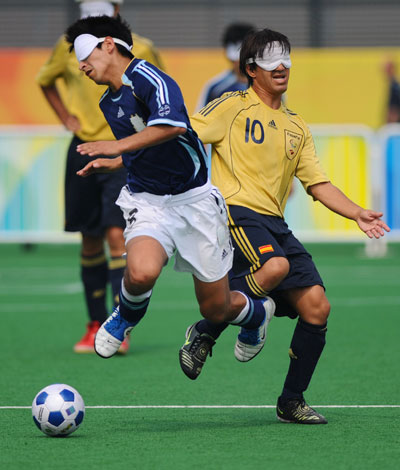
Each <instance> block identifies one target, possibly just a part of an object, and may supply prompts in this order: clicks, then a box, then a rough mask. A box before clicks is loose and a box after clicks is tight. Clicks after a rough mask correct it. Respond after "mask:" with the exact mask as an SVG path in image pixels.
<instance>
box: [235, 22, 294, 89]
mask: <svg viewBox="0 0 400 470" xmlns="http://www.w3.org/2000/svg"><path fill="white" fill-rule="evenodd" d="M275 41H277V42H279V44H280V45H281V46H282V49H283V51H284V52H290V49H291V47H290V42H289V39H288V38H287V37H286V36H285V35H284V34H281V33H278V32H277V31H272V30H271V29H267V28H266V29H263V30H261V31H255V32H253V33H250V34H248V35H247V36H246V38H245V39H244V41H243V42H242V47H241V49H240V71H241V72H242V73H243V74H244V75H246V77H247V80H248V82H249V85H252V83H253V79H252V77H250V75H249V74H248V73H247V70H246V65H247V60H248V59H253V58H256V57H262V56H263V52H264V49H265V48H266V47H269V48H271V46H272V43H273V42H275ZM256 67H257V65H256V64H254V63H253V64H250V70H255V68H256Z"/></svg>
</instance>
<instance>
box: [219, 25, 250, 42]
mask: <svg viewBox="0 0 400 470" xmlns="http://www.w3.org/2000/svg"><path fill="white" fill-rule="evenodd" d="M253 31H255V28H254V26H253V25H251V24H249V23H232V24H231V25H229V26H228V27H227V28H226V29H225V31H224V34H223V36H222V45H223V46H224V47H226V46H227V45H228V44H231V43H233V44H237V43H239V42H242V41H243V39H244V38H245V37H246V35H247V34H248V33H251V32H253Z"/></svg>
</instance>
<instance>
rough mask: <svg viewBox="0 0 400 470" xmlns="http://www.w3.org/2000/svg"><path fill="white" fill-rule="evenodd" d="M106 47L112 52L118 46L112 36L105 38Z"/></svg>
mask: <svg viewBox="0 0 400 470" xmlns="http://www.w3.org/2000/svg"><path fill="white" fill-rule="evenodd" d="M104 47H105V50H106V51H107V52H108V53H111V52H112V51H113V50H114V49H115V48H116V47H117V46H116V44H115V42H114V40H113V38H112V37H111V36H106V38H105V39H104Z"/></svg>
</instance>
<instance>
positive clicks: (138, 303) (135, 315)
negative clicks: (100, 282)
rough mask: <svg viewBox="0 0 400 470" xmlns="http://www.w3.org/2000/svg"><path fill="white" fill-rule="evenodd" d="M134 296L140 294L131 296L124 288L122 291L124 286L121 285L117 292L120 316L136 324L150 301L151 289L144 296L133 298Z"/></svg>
mask: <svg viewBox="0 0 400 470" xmlns="http://www.w3.org/2000/svg"><path fill="white" fill-rule="evenodd" d="M144 295H146V294H144ZM134 297H141V296H132V295H130V294H128V293H127V292H126V290H125V291H124V288H123V287H122V288H121V290H120V293H119V298H120V304H119V312H120V314H121V316H122V317H123V318H125V320H127V321H128V322H129V323H132V325H137V324H138V323H139V321H140V320H141V319H142V318H143V317H144V315H145V313H146V311H147V307H148V305H149V302H150V297H151V291H150V292H149V295H148V297H146V298H143V299H140V300H135V299H134Z"/></svg>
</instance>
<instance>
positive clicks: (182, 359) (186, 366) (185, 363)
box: [179, 323, 215, 380]
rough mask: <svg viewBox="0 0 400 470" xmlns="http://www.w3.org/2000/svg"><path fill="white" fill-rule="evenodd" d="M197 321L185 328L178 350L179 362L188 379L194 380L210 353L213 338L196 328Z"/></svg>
mask: <svg viewBox="0 0 400 470" xmlns="http://www.w3.org/2000/svg"><path fill="white" fill-rule="evenodd" d="M196 325H197V323H194V324H193V325H191V326H189V328H188V329H187V330H186V341H185V343H184V344H183V346H182V347H181V349H180V350H179V363H180V365H181V368H182V370H183V372H184V373H185V374H186V375H187V376H188V377H189V379H192V380H195V379H197V377H198V376H199V375H200V372H201V369H202V367H203V366H204V363H205V362H206V359H207V356H208V355H210V357H211V355H212V347H213V346H214V344H215V340H214V338H212V337H211V336H210V335H208V334H207V333H199V332H198V331H197V330H196Z"/></svg>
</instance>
